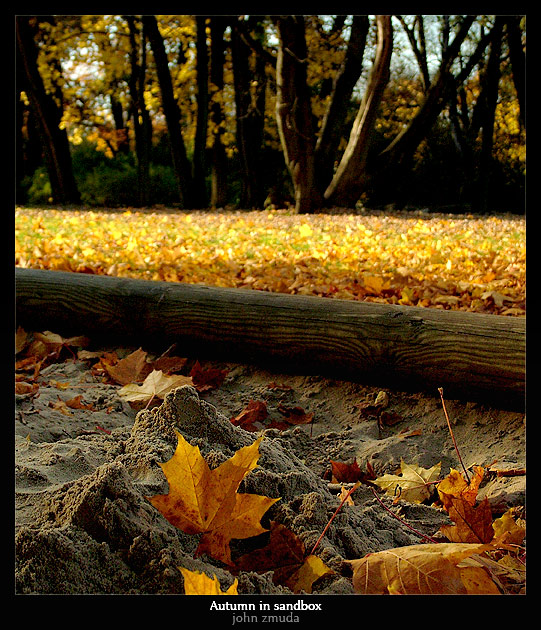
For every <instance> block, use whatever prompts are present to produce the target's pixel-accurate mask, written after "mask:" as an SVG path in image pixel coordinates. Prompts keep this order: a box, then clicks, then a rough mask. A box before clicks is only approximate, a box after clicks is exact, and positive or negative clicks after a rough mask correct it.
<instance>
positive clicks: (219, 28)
mask: <svg viewBox="0 0 541 630" xmlns="http://www.w3.org/2000/svg"><path fill="white" fill-rule="evenodd" d="M226 20H227V18H224V17H223V16H216V17H211V18H210V82H211V85H212V89H213V90H214V94H213V96H214V98H213V100H212V103H211V108H210V118H211V120H212V136H213V137H212V147H211V176H210V188H211V192H210V205H211V207H213V208H221V207H223V206H225V204H226V203H227V157H226V154H225V147H224V144H223V140H222V136H223V132H224V123H225V114H224V109H223V89H224V63H225V51H224V31H225V27H226V26H227V21H226Z"/></svg>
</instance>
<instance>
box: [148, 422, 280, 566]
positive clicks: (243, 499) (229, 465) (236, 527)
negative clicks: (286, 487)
mask: <svg viewBox="0 0 541 630" xmlns="http://www.w3.org/2000/svg"><path fill="white" fill-rule="evenodd" d="M175 432H176V435H177V439H178V444H177V448H176V450H175V453H174V455H173V457H172V458H171V459H170V460H169V461H167V462H165V463H164V464H160V467H161V468H162V470H163V472H164V474H165V476H166V478H167V481H168V483H169V492H168V494H157V495H154V496H152V497H149V501H150V502H151V503H152V505H153V506H154V507H155V508H156V509H157V510H159V511H160V512H161V513H162V514H163V516H164V517H165V518H166V519H167V520H168V521H169V522H170V523H171V524H172V525H174V526H175V527H178V528H179V529H181V530H182V531H183V532H186V533H187V534H203V535H202V537H201V539H200V541H199V546H198V548H197V552H196V554H197V555H199V554H202V553H207V554H208V555H210V556H212V557H213V558H215V559H217V560H221V561H222V562H224V563H225V564H231V552H230V549H229V542H230V541H231V539H232V538H250V537H252V536H257V535H258V534H262V533H263V532H265V531H267V530H266V529H264V528H263V527H262V526H261V524H260V522H259V521H260V520H261V517H262V516H263V514H264V513H265V512H266V511H267V510H268V509H269V508H270V506H271V505H272V504H273V503H276V501H279V499H271V498H269V497H264V496H259V495H256V494H248V493H237V489H238V487H239V485H240V483H241V481H242V480H243V479H244V477H245V476H246V475H247V474H248V473H249V472H250V470H252V469H253V468H255V467H256V465H257V460H258V458H259V445H260V443H261V441H262V439H263V438H259V439H257V440H256V441H255V442H254V443H253V444H251V445H250V446H246V447H244V448H241V449H239V450H238V451H237V452H236V453H235V454H234V455H233V457H231V458H230V459H228V460H227V461H225V462H223V463H222V464H221V465H220V466H218V467H217V468H215V469H213V470H210V468H209V466H208V464H207V462H206V461H205V459H204V458H203V457H202V456H201V453H200V451H199V448H198V447H197V446H192V445H191V444H189V443H188V442H187V441H186V440H185V439H184V438H183V437H182V435H181V434H180V433H179V432H178V431H175Z"/></svg>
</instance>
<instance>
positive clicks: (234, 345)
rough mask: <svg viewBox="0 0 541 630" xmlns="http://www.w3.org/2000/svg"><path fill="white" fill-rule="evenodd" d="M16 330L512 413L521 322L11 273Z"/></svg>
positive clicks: (519, 379)
mask: <svg viewBox="0 0 541 630" xmlns="http://www.w3.org/2000/svg"><path fill="white" fill-rule="evenodd" d="M16 314H17V324H18V325H21V326H23V328H27V329H29V330H46V329H49V330H52V331H53V332H57V333H59V334H63V333H66V334H68V333H70V334H88V335H90V336H92V335H99V336H104V335H105V336H107V337H109V338H113V340H115V339H117V340H118V342H121V341H122V342H124V341H131V342H132V343H134V344H136V345H141V346H144V345H145V344H146V343H168V344H170V343H173V342H177V343H178V344H179V345H178V348H179V352H181V353H182V351H183V350H184V351H185V352H186V354H189V353H191V354H195V355H199V356H201V357H202V356H216V357H220V358H222V357H223V358H227V359H228V360H230V361H233V362H236V361H238V362H241V361H249V362H256V363H258V364H262V363H263V364H266V365H268V366H269V367H271V366H272V367H275V366H278V367H279V368H280V369H282V370H284V371H288V370H293V371H295V370H296V371H300V372H301V373H303V374H314V373H320V374H327V375H329V374H330V375H333V376H335V377H337V378H348V379H351V380H355V381H360V382H371V383H379V384H380V385H381V386H389V387H393V388H395V389H401V388H404V389H411V388H414V389H417V390H428V391H432V392H433V393H435V394H437V388H438V387H443V389H444V395H445V396H446V397H447V396H448V397H458V398H466V399H471V400H477V399H480V400H488V401H491V402H494V403H497V404H500V405H505V406H510V407H516V406H518V407H522V406H523V404H524V389H525V321H524V319H519V318H514V317H503V316H497V315H482V314H476V313H465V312H461V311H444V310H439V309H431V308H417V307H406V306H395V305H385V304H375V303H369V302H354V301H349V300H338V299H331V298H320V297H310V296H299V295H285V294H276V293H267V292H263V291H252V290H247V289H225V288H215V287H207V286H202V285H190V284H183V283H173V282H150V281H145V280H135V279H131V278H115V277H109V276H95V275H87V274H78V273H69V272H61V271H45V270H38V269H22V268H17V269H16Z"/></svg>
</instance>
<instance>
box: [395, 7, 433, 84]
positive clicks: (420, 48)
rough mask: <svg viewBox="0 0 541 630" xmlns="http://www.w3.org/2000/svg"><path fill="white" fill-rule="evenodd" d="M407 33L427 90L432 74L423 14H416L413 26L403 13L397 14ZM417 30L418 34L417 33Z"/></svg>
mask: <svg viewBox="0 0 541 630" xmlns="http://www.w3.org/2000/svg"><path fill="white" fill-rule="evenodd" d="M396 17H397V18H398V20H399V21H400V24H401V25H402V28H403V29H404V32H405V33H406V35H407V37H408V40H409V43H410V46H411V50H412V52H413V54H414V55H415V59H416V60H417V65H418V66H419V70H420V71H421V81H422V83H423V90H424V91H425V92H426V91H427V90H428V87H429V86H430V74H429V72H428V61H427V58H426V42H425V28H424V20H423V16H422V15H416V16H415V20H414V22H413V26H408V24H407V22H406V20H404V18H403V17H402V16H401V15H397V16H396ZM415 30H417V35H416V34H415Z"/></svg>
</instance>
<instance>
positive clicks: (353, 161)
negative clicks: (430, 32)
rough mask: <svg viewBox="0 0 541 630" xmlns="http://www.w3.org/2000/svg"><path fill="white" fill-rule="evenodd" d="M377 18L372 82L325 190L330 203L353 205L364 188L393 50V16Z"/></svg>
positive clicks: (379, 16)
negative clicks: (334, 171)
mask: <svg viewBox="0 0 541 630" xmlns="http://www.w3.org/2000/svg"><path fill="white" fill-rule="evenodd" d="M376 20H377V48H376V58H375V60H374V65H373V68H372V72H371V74H370V81H369V83H368V86H367V88H366V92H365V93H364V96H363V100H362V102H361V106H360V107H359V112H358V113H357V117H356V118H355V122H354V123H353V128H352V130H351V134H350V137H349V141H348V145H347V147H346V150H345V151H344V155H343V156H342V159H341V161H340V164H339V165H338V168H337V170H336V173H335V175H334V177H333V179H332V181H331V183H330V184H329V186H328V188H327V190H326V191H325V199H326V200H327V202H328V203H332V204H335V205H339V206H354V205H355V203H356V201H357V200H358V199H359V197H360V195H361V193H362V191H363V188H364V185H365V171H366V162H367V157H368V150H369V148H370V141H371V139H372V137H373V133H372V132H373V129H374V124H375V122H376V116H377V113H378V108H379V105H380V103H381V98H382V96H383V91H384V90H385V87H386V85H387V82H388V80H389V67H390V62H391V55H392V50H393V33H392V25H391V16H390V15H378V16H377V17H376Z"/></svg>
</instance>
